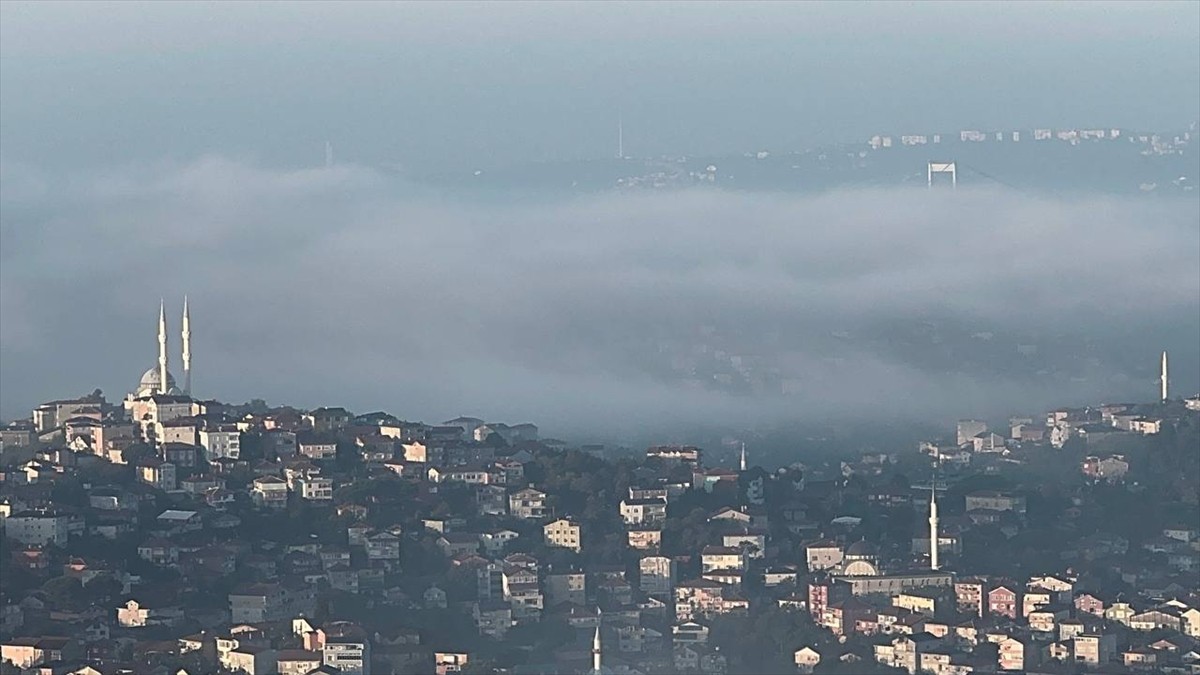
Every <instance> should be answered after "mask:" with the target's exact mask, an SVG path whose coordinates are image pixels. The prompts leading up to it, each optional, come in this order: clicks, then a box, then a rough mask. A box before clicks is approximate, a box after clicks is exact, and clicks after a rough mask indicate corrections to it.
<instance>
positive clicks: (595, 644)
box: [592, 622, 603, 674]
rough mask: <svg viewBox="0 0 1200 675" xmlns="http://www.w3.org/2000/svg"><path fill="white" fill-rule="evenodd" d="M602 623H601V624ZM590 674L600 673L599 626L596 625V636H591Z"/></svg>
mask: <svg viewBox="0 0 1200 675" xmlns="http://www.w3.org/2000/svg"><path fill="white" fill-rule="evenodd" d="M601 623H603V622H601ZM592 672H593V673H597V674H598V673H599V672H600V624H599V623H597V624H596V634H595V635H594V636H592Z"/></svg>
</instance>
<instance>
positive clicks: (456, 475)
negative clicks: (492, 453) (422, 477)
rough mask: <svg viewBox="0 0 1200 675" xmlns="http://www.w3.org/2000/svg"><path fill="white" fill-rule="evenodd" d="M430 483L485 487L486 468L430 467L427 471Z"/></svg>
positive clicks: (476, 465) (477, 466)
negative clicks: (453, 483) (452, 483)
mask: <svg viewBox="0 0 1200 675" xmlns="http://www.w3.org/2000/svg"><path fill="white" fill-rule="evenodd" d="M428 476H429V482H431V483H449V482H457V483H466V484H467V485H486V484H487V482H488V478H489V474H488V470H487V467H486V466H481V465H478V464H475V465H468V466H456V467H450V468H442V467H436V466H434V467H430V468H429V471H428Z"/></svg>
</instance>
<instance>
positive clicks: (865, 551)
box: [846, 540, 875, 559]
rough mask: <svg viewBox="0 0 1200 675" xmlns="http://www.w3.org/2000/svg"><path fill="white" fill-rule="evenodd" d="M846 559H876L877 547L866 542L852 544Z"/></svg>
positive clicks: (847, 550)
mask: <svg viewBox="0 0 1200 675" xmlns="http://www.w3.org/2000/svg"><path fill="white" fill-rule="evenodd" d="M846 557H847V558H859V559H863V558H874V557H875V547H874V546H872V545H871V544H869V543H867V541H866V540H860V541H856V542H854V543H853V544H850V547H849V548H847V549H846Z"/></svg>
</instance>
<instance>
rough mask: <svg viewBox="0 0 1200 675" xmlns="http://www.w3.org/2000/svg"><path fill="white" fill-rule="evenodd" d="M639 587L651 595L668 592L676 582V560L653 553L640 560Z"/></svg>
mask: <svg viewBox="0 0 1200 675" xmlns="http://www.w3.org/2000/svg"><path fill="white" fill-rule="evenodd" d="M638 569H639V572H640V577H639V578H640V583H639V587H640V588H641V590H642V592H643V593H647V594H650V595H655V594H667V593H670V592H671V587H672V586H673V585H674V583H675V561H674V560H672V559H670V558H668V557H666V556H661V555H651V556H646V557H645V558H642V559H641V560H640V561H639V562H638Z"/></svg>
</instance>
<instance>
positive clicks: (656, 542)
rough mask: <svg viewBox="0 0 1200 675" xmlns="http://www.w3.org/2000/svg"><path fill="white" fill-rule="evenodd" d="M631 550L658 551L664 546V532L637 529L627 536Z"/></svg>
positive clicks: (651, 529) (652, 529)
mask: <svg viewBox="0 0 1200 675" xmlns="http://www.w3.org/2000/svg"><path fill="white" fill-rule="evenodd" d="M626 540H627V541H628V543H629V548H636V549H638V550H650V549H656V548H658V547H659V546H661V545H662V530H660V529H658V528H635V529H632V530H630V531H629V532H628V533H627V534H626Z"/></svg>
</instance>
